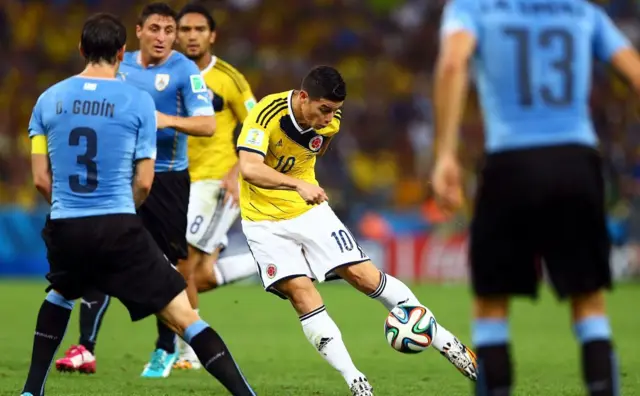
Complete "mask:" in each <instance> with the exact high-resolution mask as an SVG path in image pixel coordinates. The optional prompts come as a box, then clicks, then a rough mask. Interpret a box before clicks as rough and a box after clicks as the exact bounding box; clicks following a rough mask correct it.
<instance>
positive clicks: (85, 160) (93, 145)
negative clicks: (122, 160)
mask: <svg viewBox="0 0 640 396" xmlns="http://www.w3.org/2000/svg"><path fill="white" fill-rule="evenodd" d="M80 138H84V140H85V142H86V144H87V148H86V150H85V152H84V154H82V155H78V157H77V159H76V161H77V163H78V165H82V166H84V167H85V168H86V169H87V173H86V176H85V178H86V183H85V184H82V183H80V175H71V176H69V188H71V191H73V192H75V193H78V194H88V193H92V192H94V191H95V190H96V189H97V188H98V164H96V163H95V161H94V159H95V158H96V155H98V135H97V134H96V131H95V130H93V129H91V128H85V127H80V128H74V129H73V130H71V133H70V134H69V146H80Z"/></svg>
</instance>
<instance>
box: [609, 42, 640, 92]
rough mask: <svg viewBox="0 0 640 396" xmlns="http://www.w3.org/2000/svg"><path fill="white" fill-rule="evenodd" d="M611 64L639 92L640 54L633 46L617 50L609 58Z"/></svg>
mask: <svg viewBox="0 0 640 396" xmlns="http://www.w3.org/2000/svg"><path fill="white" fill-rule="evenodd" d="M611 64H612V65H613V67H615V69H616V70H617V71H618V72H620V73H621V74H622V75H623V76H624V77H625V78H626V79H627V80H628V81H629V83H630V84H631V85H632V86H633V88H634V89H635V90H636V92H637V93H639V94H640V56H639V55H638V52H637V51H636V50H635V49H634V48H625V49H623V50H620V51H618V52H617V53H616V54H614V55H613V57H612V58H611Z"/></svg>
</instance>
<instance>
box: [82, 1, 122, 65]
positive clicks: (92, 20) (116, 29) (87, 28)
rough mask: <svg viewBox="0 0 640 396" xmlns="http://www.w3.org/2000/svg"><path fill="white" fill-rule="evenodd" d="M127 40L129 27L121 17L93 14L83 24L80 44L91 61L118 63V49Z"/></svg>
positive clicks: (85, 55) (88, 60) (86, 57)
mask: <svg viewBox="0 0 640 396" xmlns="http://www.w3.org/2000/svg"><path fill="white" fill-rule="evenodd" d="M126 42H127V29H126V28H125V27H124V25H123V24H122V22H120V19H118V18H117V17H116V16H114V15H111V14H106V13H99V14H95V15H92V16H91V17H89V19H87V20H86V21H85V22H84V26H82V36H80V46H81V48H82V53H83V54H84V57H85V59H86V60H87V62H89V63H100V62H103V61H104V62H108V63H110V64H114V63H116V56H117V54H118V51H119V50H120V49H122V47H124V45H125V44H126Z"/></svg>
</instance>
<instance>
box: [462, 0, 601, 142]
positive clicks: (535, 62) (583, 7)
mask: <svg viewBox="0 0 640 396" xmlns="http://www.w3.org/2000/svg"><path fill="white" fill-rule="evenodd" d="M456 3H458V4H459V5H460V3H467V4H471V3H473V4H472V5H468V7H469V8H472V7H475V10H473V11H474V12H473V13H474V14H475V16H474V17H473V19H474V21H473V22H472V23H471V24H472V25H473V26H474V28H475V30H476V31H475V32H474V33H475V35H476V38H477V51H476V54H475V59H474V60H475V66H476V70H475V72H476V79H477V84H478V90H479V94H480V98H481V103H482V107H483V110H484V118H485V135H486V146H487V151H488V152H495V151H502V150H509V149H518V148H526V147H537V146H546V145H557V144H572V143H574V144H582V145H587V146H594V145H596V143H597V138H596V135H595V133H594V130H593V126H592V123H591V120H590V117H589V109H588V100H589V94H590V90H591V71H592V58H593V57H594V56H596V55H602V54H598V51H599V50H601V51H603V50H606V49H602V48H599V45H600V44H599V43H598V41H599V40H601V37H602V35H603V34H606V32H603V31H602V29H603V28H602V26H600V25H601V23H600V15H599V14H598V12H599V11H598V10H597V9H596V8H595V7H594V6H593V5H591V4H589V3H588V2H586V1H584V0H495V1H477V2H476V1H475V0H473V1H471V0H465V1H456ZM454 12H455V11H454Z"/></svg>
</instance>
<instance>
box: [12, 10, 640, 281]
mask: <svg viewBox="0 0 640 396" xmlns="http://www.w3.org/2000/svg"><path fill="white" fill-rule="evenodd" d="M132 3H133V6H132ZM143 3H144V2H140V1H134V2H132V1H119V0H108V1H99V0H84V1H71V0H52V1H28V0H24V1H15V0H4V1H2V2H0V5H1V6H0V40H1V41H0V42H1V43H2V46H3V47H4V49H3V54H4V55H3V58H4V60H3V61H2V62H1V64H0V76H1V77H0V276H1V275H41V274H42V273H43V272H44V271H46V267H47V265H46V262H45V259H44V257H45V256H44V254H45V253H44V250H43V244H42V242H41V240H40V237H39V230H40V227H41V225H42V222H43V218H44V213H45V212H46V210H47V207H46V205H43V201H42V200H41V199H40V197H39V196H38V194H37V193H36V190H35V189H34V188H33V186H32V182H31V176H30V171H29V169H30V167H29V148H30V145H29V140H28V137H27V132H26V127H27V124H28V120H29V115H30V112H31V109H32V107H33V105H34V103H35V101H36V99H37V97H38V95H39V94H40V93H41V92H43V91H44V90H45V89H46V88H47V87H48V86H50V85H51V84H53V83H54V82H56V81H58V80H60V79H63V78H65V77H67V76H69V75H72V74H74V73H76V72H77V71H78V70H80V69H81V67H82V60H81V58H80V57H79V54H78V51H77V43H78V39H79V37H78V32H79V30H80V28H81V26H82V22H83V20H84V18H85V17H86V16H87V15H88V14H89V13H91V12H95V11H100V10H109V11H110V12H113V13H115V14H117V15H120V16H122V17H123V18H124V20H125V22H126V26H131V27H132V28H131V29H130V32H129V36H130V40H129V48H136V42H135V41H136V40H135V35H134V30H133V26H135V18H136V15H137V13H138V11H139V10H140V7H141V4H143ZM170 3H172V5H175V6H176V7H179V6H181V5H182V4H184V3H185V1H174V2H170ZM206 3H207V4H210V5H211V7H212V9H215V17H216V19H217V21H218V24H219V29H218V30H219V35H218V41H217V43H216V45H215V52H216V53H217V54H218V55H219V56H221V57H222V58H224V59H226V60H227V61H229V62H230V63H231V64H233V65H236V66H237V67H238V69H239V70H241V71H242V72H243V73H245V75H246V76H247V79H248V80H249V82H250V83H251V85H252V87H253V89H254V92H255V93H256V96H257V97H258V98H260V97H262V96H264V95H265V94H267V93H270V92H278V91H282V90H286V89H290V88H294V87H297V86H298V84H299V81H300V79H301V77H302V76H303V75H304V73H305V71H307V69H308V68H309V67H310V66H312V65H316V64H321V63H329V64H332V65H335V66H337V67H338V68H339V69H340V70H341V71H342V73H343V74H344V76H345V79H346V80H347V82H348V89H349V98H348V100H347V103H346V105H345V117H344V124H343V128H342V130H343V132H342V133H341V134H340V135H339V136H338V138H337V139H338V140H337V141H336V142H335V144H333V145H332V149H331V150H330V151H329V153H328V155H327V157H326V158H323V159H322V160H321V161H319V165H318V177H319V179H320V181H321V183H322V184H323V185H324V186H325V187H326V188H327V190H328V191H329V193H330V197H331V204H332V206H333V208H334V209H335V210H336V211H337V212H338V213H339V215H340V216H341V217H342V218H343V219H345V220H346V221H347V222H348V224H349V225H350V228H351V229H352V230H354V231H356V232H357V233H358V234H359V235H360V237H361V238H362V239H363V243H364V240H366V243H365V244H366V246H367V247H368V250H369V251H370V254H371V255H372V256H374V257H375V258H377V260H376V261H377V262H378V263H379V264H380V265H382V266H384V267H385V268H387V269H388V270H389V271H390V272H392V273H394V274H397V275H400V276H402V277H408V278H420V279H432V280H433V279H435V280H437V279H451V280H455V279H459V278H464V277H465V275H466V270H465V249H466V235H465V230H466V226H467V223H468V220H469V215H470V210H469V209H468V208H467V210H466V211H464V212H463V213H461V214H460V215H458V216H456V217H455V218H444V217H443V216H441V214H440V213H439V212H438V210H437V208H436V207H435V205H434V204H433V202H432V200H431V198H430V189H429V183H428V175H429V172H430V165H431V162H432V157H431V151H432V150H431V146H432V143H433V119H432V110H431V100H430V91H431V75H432V68H433V65H434V57H435V55H436V51H437V29H438V20H439V15H440V11H441V8H442V4H443V1H442V0H430V1H420V0H406V1H405V0H366V1H349V0H315V1H314V0H296V1H291V2H287V6H286V7H282V6H281V5H282V4H283V0H229V1H209V2H206ZM603 4H604V5H606V7H607V9H608V11H609V13H610V14H611V15H612V16H613V17H614V18H615V19H616V21H617V22H618V23H619V25H620V26H622V27H623V28H624V29H625V31H626V33H627V34H628V35H629V36H630V37H632V38H633V39H636V40H637V39H638V38H640V30H639V29H638V26H637V25H634V23H633V21H634V18H636V16H637V11H638V9H637V3H635V2H633V1H623V0H619V1H612V2H603ZM292 32H295V33H292ZM595 81H596V87H595V90H594V92H595V93H594V95H593V106H592V107H593V113H594V118H595V122H596V126H597V130H598V133H599V135H600V136H601V138H602V140H603V144H602V148H603V151H604V154H605V158H606V164H607V172H606V178H607V185H608V192H609V195H608V196H609V199H608V206H609V211H610V225H611V233H612V236H613V238H614V240H615V242H616V244H617V245H618V247H617V249H616V250H615V254H614V257H615V260H614V266H615V269H616V273H617V274H619V275H620V276H623V275H624V276H629V275H632V274H635V273H637V272H639V271H640V264H639V261H640V260H639V259H638V258H636V256H638V255H637V254H636V249H635V248H634V245H635V243H636V241H637V240H638V239H639V238H640V211H639V210H637V209H638V206H639V205H640V138H638V137H637V136H638V135H637V130H638V129H639V128H638V127H639V126H640V124H639V123H638V117H637V115H638V114H637V111H638V107H637V106H636V104H637V102H636V101H635V99H633V96H630V95H629V92H628V91H627V89H626V88H625V87H624V85H623V84H621V82H620V81H618V80H617V79H616V78H615V77H614V76H612V75H611V74H610V73H609V71H608V70H607V69H605V68H598V69H597V70H596V73H595ZM463 135H464V139H463V142H464V148H463V151H464V154H463V156H464V164H465V168H466V170H467V175H466V180H467V183H466V186H467V192H468V195H469V198H470V199H469V200H468V201H469V202H470V201H471V199H472V196H473V190H474V185H475V176H474V173H475V171H476V168H477V164H478V162H479V159H480V150H481V147H482V145H481V142H482V128H481V125H480V117H479V114H478V106H477V103H476V101H475V99H474V98H472V99H471V102H470V106H469V109H468V111H467V114H466V120H465V127H464V131H463ZM234 231H235V232H234V236H235V238H232V239H233V241H234V242H237V243H234V246H237V247H238V248H240V249H242V248H243V243H242V236H241V235H240V234H238V233H239V230H238V228H235V229H234Z"/></svg>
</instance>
